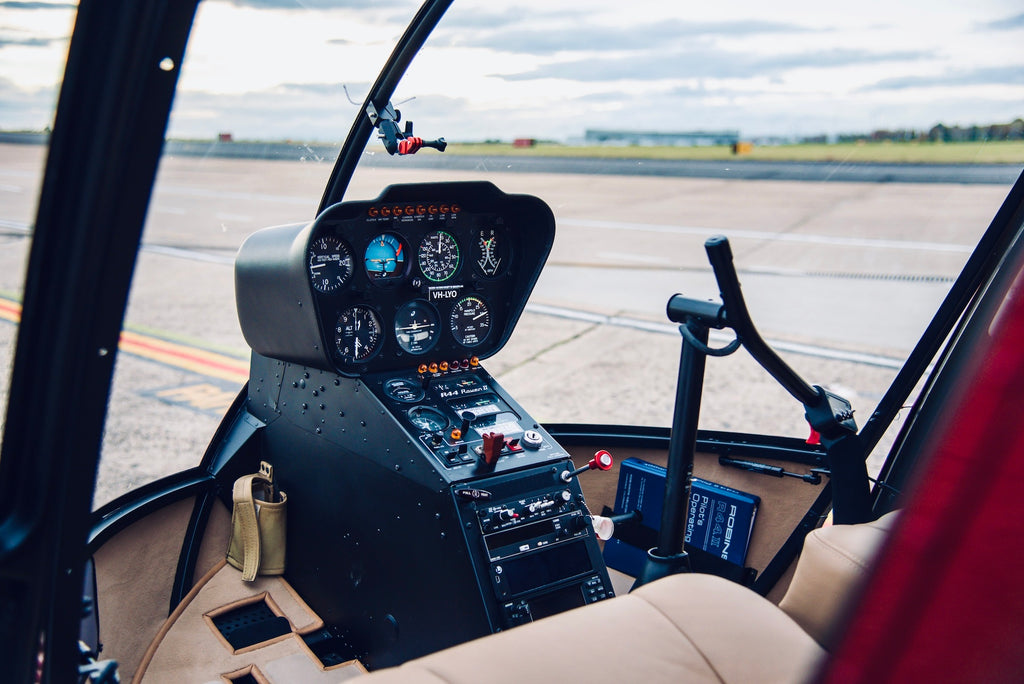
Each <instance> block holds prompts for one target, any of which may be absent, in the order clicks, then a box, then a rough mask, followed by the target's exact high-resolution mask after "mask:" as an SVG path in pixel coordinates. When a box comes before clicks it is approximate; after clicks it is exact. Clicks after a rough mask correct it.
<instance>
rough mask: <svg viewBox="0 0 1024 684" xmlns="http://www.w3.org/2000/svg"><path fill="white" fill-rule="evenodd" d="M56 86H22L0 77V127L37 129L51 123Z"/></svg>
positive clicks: (55, 106) (55, 104) (54, 108)
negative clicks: (30, 87)
mask: <svg viewBox="0 0 1024 684" xmlns="http://www.w3.org/2000/svg"><path fill="white" fill-rule="evenodd" d="M56 108H57V88H56V86H54V87H52V88H35V89H27V88H22V87H19V86H17V85H15V84H14V83H12V82H11V81H10V80H8V79H6V78H2V77H0V129H3V130H32V131H38V130H42V129H43V128H46V127H49V126H51V125H53V114H54V111H55V110H56Z"/></svg>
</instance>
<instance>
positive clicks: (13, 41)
mask: <svg viewBox="0 0 1024 684" xmlns="http://www.w3.org/2000/svg"><path fill="white" fill-rule="evenodd" d="M64 42H67V38H63V37H61V38H40V37H32V38H4V37H0V50H2V49H3V48H6V47H50V46H51V45H56V44H57V43H64Z"/></svg>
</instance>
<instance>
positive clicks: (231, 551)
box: [227, 461, 288, 582]
mask: <svg viewBox="0 0 1024 684" xmlns="http://www.w3.org/2000/svg"><path fill="white" fill-rule="evenodd" d="M231 499H232V502H233V508H232V511H231V541H230V543H229V544H228V555H227V560H228V563H230V564H231V565H232V566H234V567H235V568H238V569H239V570H241V571H242V579H243V580H244V581H246V582H252V581H253V580H255V579H256V576H257V575H282V574H284V555H285V515H286V511H287V504H288V496H287V495H286V494H285V493H284V492H280V491H278V490H277V487H275V486H274V467H273V466H271V465H270V464H269V463H267V462H266V461H262V462H261V463H260V472H258V473H254V474H252V475H245V476H243V477H240V478H238V479H237V480H235V485H234V488H233V489H232V492H231Z"/></svg>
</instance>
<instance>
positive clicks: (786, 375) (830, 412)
mask: <svg viewBox="0 0 1024 684" xmlns="http://www.w3.org/2000/svg"><path fill="white" fill-rule="evenodd" d="M704 249H705V251H707V254H708V261H709V262H710V263H711V268H712V269H713V270H714V272H715V279H716V280H717V281H718V289H719V292H720V293H721V296H722V305H721V306H716V305H715V304H713V303H711V302H706V301H699V300H692V299H688V298H686V297H683V296H682V295H678V294H677V295H674V296H673V297H672V298H671V299H669V302H668V317H669V319H671V320H672V321H675V322H676V323H685V322H690V323H694V322H696V323H699V324H700V325H703V326H706V327H709V328H717V329H721V328H725V327H728V328H732V329H733V331H734V332H735V333H736V343H735V344H734V345H730V346H731V347H732V348H733V349H735V348H736V347H738V346H740V345H742V346H743V347H745V348H746V349H747V351H748V352H750V355H751V356H753V357H754V360H755V361H757V362H758V363H759V364H761V366H762V367H763V368H764V369H765V370H766V371H768V374H769V375H771V376H772V377H773V378H775V379H776V380H777V381H778V382H779V384H781V385H782V387H783V388H784V389H785V390H786V391H787V392H789V393H790V394H791V395H792V396H793V397H794V398H795V399H796V400H797V401H799V402H800V403H801V404H803V405H804V412H805V413H804V415H805V417H806V418H807V422H808V423H810V425H811V427H812V428H813V429H814V430H815V431H816V432H817V433H818V434H820V435H821V443H822V444H823V445H824V446H825V448H826V449H827V450H828V452H827V453H828V460H829V468H830V473H831V482H832V498H833V511H834V518H835V521H836V522H837V523H857V522H866V521H867V520H870V519H871V501H870V486H869V484H868V476H867V465H866V463H865V454H864V450H863V448H862V447H861V445H860V441H859V438H858V436H857V424H856V422H855V421H854V419H853V408H852V407H851V406H850V402H848V401H847V400H846V399H844V398H842V397H840V396H838V395H836V394H833V393H832V392H829V391H827V390H825V389H823V388H821V387H819V386H813V387H812V386H811V385H809V384H807V383H806V382H805V381H804V380H803V378H801V377H800V376H799V375H797V373H796V372H795V371H794V370H793V369H792V368H790V367H789V366H788V365H786V362H785V361H783V360H782V359H781V358H779V356H778V355H777V354H776V353H775V352H774V351H773V350H772V349H771V347H769V346H768V344H767V343H766V342H765V341H764V340H763V339H762V338H761V335H760V334H759V333H758V332H757V329H756V328H755V327H754V323H753V321H752V320H751V318H750V313H749V312H748V311H747V305H746V302H745V301H744V299H743V292H742V291H741V289H740V281H739V277H738V276H737V275H736V268H735V266H734V265H733V257H732V249H731V248H730V247H729V240H728V239H727V238H725V237H723V236H720V235H719V236H715V237H712V238H709V239H708V240H707V241H706V242H705V243H704ZM685 336H686V332H685V329H684V337H685ZM691 344H692V342H691ZM705 349H706V347H705ZM707 351H709V352H711V353H713V352H714V351H716V350H707Z"/></svg>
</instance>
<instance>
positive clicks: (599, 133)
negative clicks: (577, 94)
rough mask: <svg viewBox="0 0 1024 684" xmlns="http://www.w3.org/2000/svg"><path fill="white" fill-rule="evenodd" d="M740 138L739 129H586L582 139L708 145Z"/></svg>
mask: <svg viewBox="0 0 1024 684" xmlns="http://www.w3.org/2000/svg"><path fill="white" fill-rule="evenodd" d="M739 140H740V132H739V131H679V132H675V133H666V132H660V131H632V130H629V131H622V130H620V131H614V130H601V129H587V132H586V134H585V135H584V141H585V142H586V143H587V144H588V145H619V146H623V147H628V146H647V147H654V146H674V147H698V146H700V147H703V146H708V145H734V144H736V143H737V142H739Z"/></svg>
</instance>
